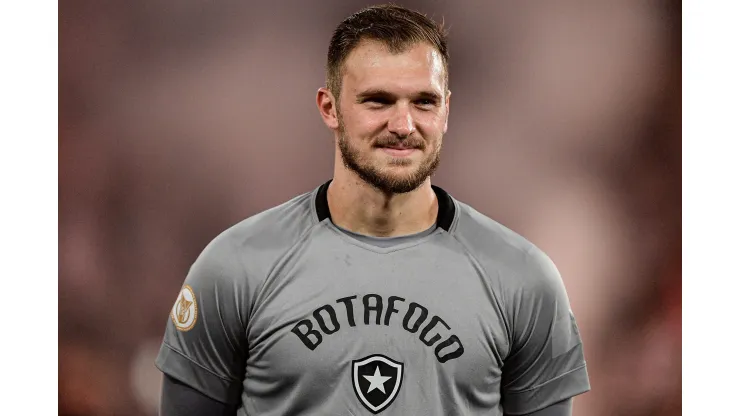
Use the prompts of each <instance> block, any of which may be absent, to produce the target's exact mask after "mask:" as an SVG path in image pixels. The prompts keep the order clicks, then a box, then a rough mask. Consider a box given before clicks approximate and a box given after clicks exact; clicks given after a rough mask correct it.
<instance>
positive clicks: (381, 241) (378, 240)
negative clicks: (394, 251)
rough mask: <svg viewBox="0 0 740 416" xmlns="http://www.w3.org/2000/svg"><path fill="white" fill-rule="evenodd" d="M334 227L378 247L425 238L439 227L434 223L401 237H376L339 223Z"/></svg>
mask: <svg viewBox="0 0 740 416" xmlns="http://www.w3.org/2000/svg"><path fill="white" fill-rule="evenodd" d="M334 227H336V229H338V230H339V231H341V232H343V233H345V234H347V235H348V236H350V237H353V238H354V239H356V240H360V241H361V242H363V243H365V244H369V245H372V246H376V247H382V248H388V247H393V246H396V245H400V244H404V243H409V242H413V241H415V240H418V239H420V238H424V237H426V236H428V235H429V234H431V233H433V232H434V230H436V229H437V224H434V225H433V226H431V227H429V228H428V229H426V230H424V231H422V232H420V233H415V234H411V235H403V236H400V237H374V236H370V235H362V234H357V233H355V232H353V231H350V230H346V229H344V228H342V227H339V226H337V225H334Z"/></svg>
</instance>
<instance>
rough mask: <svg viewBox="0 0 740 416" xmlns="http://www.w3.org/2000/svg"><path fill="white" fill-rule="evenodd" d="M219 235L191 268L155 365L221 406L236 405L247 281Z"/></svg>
mask: <svg viewBox="0 0 740 416" xmlns="http://www.w3.org/2000/svg"><path fill="white" fill-rule="evenodd" d="M236 256H237V254H236V251H235V250H234V248H233V245H232V243H231V242H230V241H229V240H228V239H227V238H226V237H225V236H224V235H223V234H222V235H221V236H219V237H217V238H216V239H215V240H214V241H213V242H211V244H209V245H208V247H206V249H205V250H204V251H203V253H201V255H200V256H199V257H198V259H197V260H196V261H195V263H194V264H193V266H192V267H191V268H190V272H189V273H188V275H187V277H186V279H185V283H184V285H183V287H182V289H181V291H180V294H179V295H178V297H177V300H176V301H175V304H174V306H173V308H172V310H171V311H170V316H169V319H168V321H167V327H166V329H165V335H164V340H163V343H162V346H161V348H160V351H159V355H158V356H157V360H156V365H157V367H158V368H159V369H160V370H162V372H164V373H165V374H167V375H169V376H170V377H172V378H174V379H177V380H179V381H180V382H182V383H184V384H186V385H188V386H190V387H192V388H193V389H195V390H198V391H200V392H202V393H203V394H205V395H207V396H209V397H211V398H213V399H215V400H218V401H220V402H223V403H238V402H239V399H240V395H241V390H242V380H243V376H244V371H245V370H244V369H245V362H246V355H247V343H246V329H245V328H246V327H245V325H246V320H247V318H246V316H247V313H248V312H247V311H248V308H247V305H246V304H245V303H246V302H248V299H249V293H248V287H247V286H248V285H247V279H246V276H245V275H244V271H243V268H242V266H241V263H240V260H239V258H238V257H236Z"/></svg>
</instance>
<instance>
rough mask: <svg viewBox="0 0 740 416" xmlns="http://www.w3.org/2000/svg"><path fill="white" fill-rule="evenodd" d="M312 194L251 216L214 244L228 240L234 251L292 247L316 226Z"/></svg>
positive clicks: (218, 238)
mask: <svg viewBox="0 0 740 416" xmlns="http://www.w3.org/2000/svg"><path fill="white" fill-rule="evenodd" d="M314 193H315V191H311V192H307V193H303V194H301V195H298V196H296V197H294V198H292V199H290V200H289V201H287V202H284V203H282V204H280V205H277V206H274V207H271V208H269V209H267V210H264V211H262V212H259V213H257V214H254V215H252V216H250V217H248V218H245V219H243V220H242V221H240V222H238V223H236V224H234V225H233V226H231V227H229V228H228V229H226V230H224V231H223V232H222V233H221V234H220V235H219V236H218V237H216V239H214V242H216V241H218V240H227V241H228V242H229V243H230V244H231V245H232V246H234V247H235V248H236V249H245V248H256V247H259V248H262V249H269V248H278V249H279V248H280V247H284V246H285V245H292V243H293V242H295V241H297V240H298V239H299V238H301V236H302V235H304V234H305V233H306V232H307V231H308V230H309V229H311V227H313V226H314V225H316V224H317V223H318V221H317V220H316V215H315V211H314V208H313V202H314Z"/></svg>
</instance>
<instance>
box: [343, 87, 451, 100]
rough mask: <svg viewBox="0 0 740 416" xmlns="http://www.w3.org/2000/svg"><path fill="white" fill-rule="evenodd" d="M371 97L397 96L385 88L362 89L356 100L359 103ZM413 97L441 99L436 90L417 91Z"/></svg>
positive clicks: (393, 97)
mask: <svg viewBox="0 0 740 416" xmlns="http://www.w3.org/2000/svg"><path fill="white" fill-rule="evenodd" d="M372 97H383V98H391V99H396V98H397V97H396V95H395V94H393V93H391V92H388V91H386V90H382V89H370V90H366V91H363V92H361V93H359V94H357V102H358V103H359V102H362V101H363V100H365V99H367V98H372ZM415 98H416V99H427V100H434V101H437V102H439V101H441V100H442V97H441V96H440V95H439V94H437V93H436V92H434V91H421V92H419V93H417V94H416V97H415Z"/></svg>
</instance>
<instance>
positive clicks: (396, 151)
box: [380, 146, 419, 157]
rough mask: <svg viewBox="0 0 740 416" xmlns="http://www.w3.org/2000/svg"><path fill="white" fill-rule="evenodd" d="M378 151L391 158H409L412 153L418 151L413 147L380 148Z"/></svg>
mask: <svg viewBox="0 0 740 416" xmlns="http://www.w3.org/2000/svg"><path fill="white" fill-rule="evenodd" d="M380 150H382V151H383V152H385V153H386V154H388V155H390V156H393V157H407V156H411V154H412V153H414V152H415V151H417V150H419V149H416V148H414V147H401V146H398V147H396V146H382V147H380Z"/></svg>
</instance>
